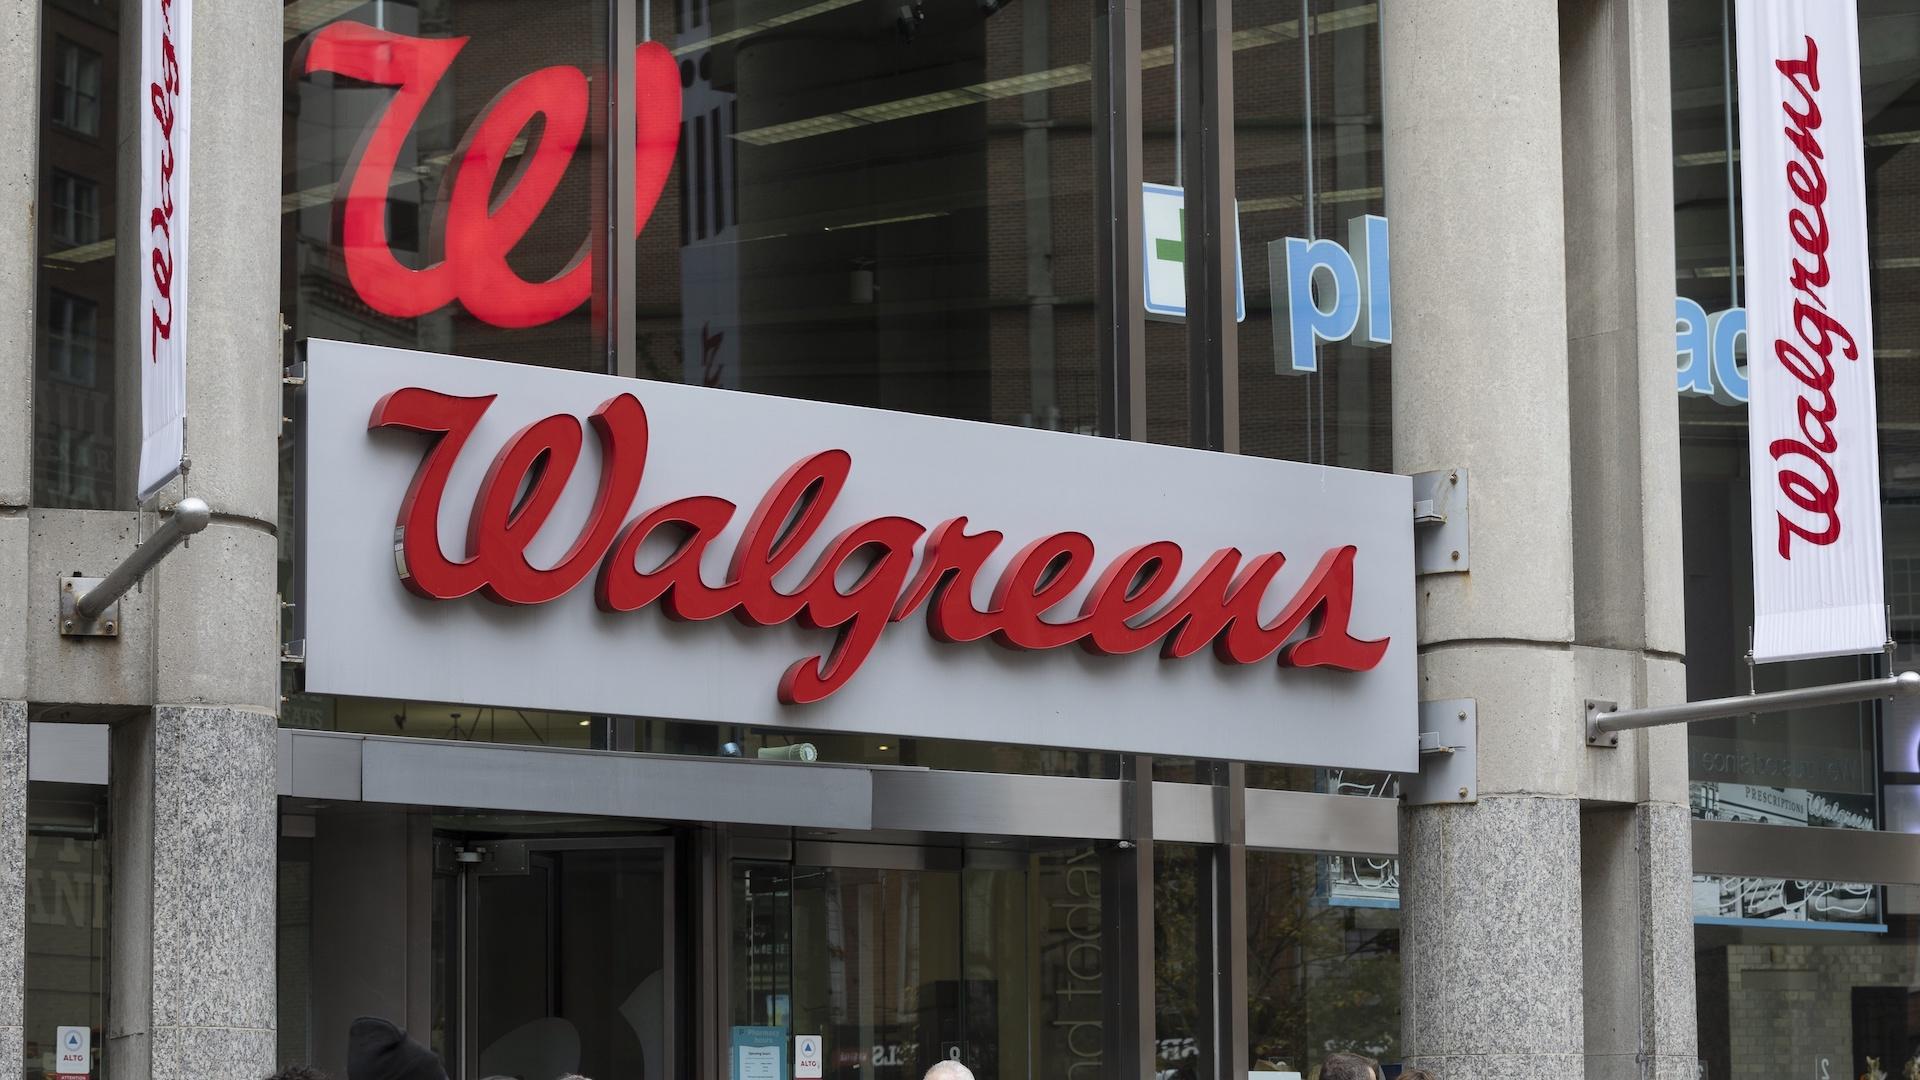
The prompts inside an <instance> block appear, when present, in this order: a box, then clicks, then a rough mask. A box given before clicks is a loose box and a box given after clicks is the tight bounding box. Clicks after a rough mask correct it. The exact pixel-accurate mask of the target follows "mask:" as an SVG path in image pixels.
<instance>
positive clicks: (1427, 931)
mask: <svg viewBox="0 0 1920 1080" xmlns="http://www.w3.org/2000/svg"><path fill="white" fill-rule="evenodd" d="M1402 813H1403V815H1404V816H1403V817H1402V830H1401V836H1402V846H1401V857H1402V859H1403V860H1404V865H1405V873H1404V876H1403V878H1402V885H1401V947H1400V955H1401V958H1402V959H1401V963H1402V981H1401V1001H1402V1013H1403V1019H1402V1023H1403V1026H1404V1046H1403V1048H1402V1049H1403V1056H1404V1058H1405V1060H1406V1062H1407V1067H1408V1068H1416V1067H1419V1068H1428V1069H1432V1070H1434V1071H1435V1072H1436V1073H1438V1074H1439V1075H1440V1076H1441V1077H1442V1078H1443V1080H1520V1078H1529V1080H1531V1078H1534V1077H1543V1076H1578V1075H1580V1072H1581V1070H1582V1069H1583V1068H1584V1067H1585V1060H1584V1053H1585V1050H1584V1045H1583V1041H1582V1038H1581V1020H1582V1016H1581V1012H1582V1006H1581V959H1580V957H1581V922H1580V804H1579V801H1578V800H1576V799H1571V798H1553V797H1541V796H1531V795H1494V796H1483V797H1482V798H1481V799H1480V801H1479V802H1477V803H1471V804H1466V805H1452V806H1423V807H1411V808H1408V809H1407V810H1405V811H1403V812H1402Z"/></svg>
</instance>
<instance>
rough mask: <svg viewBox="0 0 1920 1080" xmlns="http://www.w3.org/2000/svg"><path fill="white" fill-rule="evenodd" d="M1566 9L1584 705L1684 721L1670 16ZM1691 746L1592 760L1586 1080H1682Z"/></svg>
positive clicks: (1660, 740)
mask: <svg viewBox="0 0 1920 1080" xmlns="http://www.w3.org/2000/svg"><path fill="white" fill-rule="evenodd" d="M1559 7H1560V55H1561V108H1562V112H1561V123H1562V131H1563V143H1562V147H1563V149H1562V156H1563V161H1564V167H1565V174H1566V203H1567V225H1566V235H1567V335H1568V362H1569V365H1570V367H1569V371H1570V380H1571V383H1570V404H1571V414H1570V417H1571V425H1570V428H1571V436H1572V449H1573V469H1572V483H1573V493H1574V577H1575V598H1576V602H1575V626H1576V637H1577V638H1578V640H1579V641H1580V643H1581V646H1582V650H1581V653H1582V656H1583V658H1585V659H1586V661H1587V662H1588V663H1587V666H1588V668H1589V671H1588V675H1589V678H1590V679H1591V681H1590V682H1589V683H1588V685H1589V686H1590V687H1596V688H1597V687H1598V686H1599V685H1600V684H1601V683H1602V682H1604V681H1605V680H1604V678H1603V677H1602V676H1601V672H1603V671H1611V672H1613V673H1614V676H1615V681H1616V683H1617V685H1618V689H1616V690H1612V691H1606V692H1597V693H1594V694H1592V695H1591V696H1602V697H1608V698H1612V699H1615V700H1620V701H1621V702H1622V703H1623V704H1664V703H1668V702H1675V701H1683V700H1685V699H1686V673H1685V661H1684V657H1683V653H1684V651H1685V648H1686V625H1685V616H1684V612H1683V610H1682V603H1681V598H1682V596H1683V595H1684V582H1683V581H1682V577H1681V574H1682V559H1681V535H1680V533H1681V528H1680V459H1679V441H1680V440H1679V404H1678V398H1677V395H1676V393H1675V391H1674V383H1673V274H1674V240H1673V164H1672V163H1673V135H1672V112H1671V110H1672V99H1671V94H1670V89H1669V80H1668V70H1669V67H1668V65H1669V62H1670V61H1669V47H1668V40H1667V25H1668V24H1667V3H1666V0H1561V2H1560V5H1559ZM1686 739H1687V736H1686V731H1685V729H1683V728H1669V729H1665V730H1661V731H1655V732H1647V733H1642V734H1638V735H1635V736H1633V737H1632V738H1630V739H1625V740H1622V745H1621V747H1620V748H1619V749H1618V750H1596V751H1589V752H1588V758H1589V761H1588V763H1587V770H1586V771H1587V776H1586V782H1585V786H1584V787H1583V789H1582V794H1584V795H1586V796H1587V797H1588V798H1589V800H1592V801H1590V802H1589V803H1588V806H1589V809H1588V810H1587V812H1586V814H1585V818H1584V820H1583V822H1582V828H1581V856H1582V858H1581V862H1582V877H1583V879H1584V891H1583V897H1582V920H1581V921H1582V923H1583V924H1584V926H1585V928H1586V933H1587V935H1588V940H1587V952H1586V965H1585V1034H1586V1053H1587V1066H1586V1075H1587V1076H1588V1077H1589V1080H1614V1078H1619V1080H1640V1078H1643V1077H1644V1078H1649V1080H1682V1078H1691V1077H1693V1076H1694V1075H1695V1067H1696V1063H1697V1056H1698V1049H1697V1048H1698V1037H1697V1030H1696V1029H1697V1024H1696V1017H1695V1012H1696V1010H1695V988H1694V975H1693V920H1692V895H1691V885H1692V870H1693V867H1692V862H1693V858H1692V856H1693V852H1692V843H1691V823H1690V817H1691V814H1690V811H1689V809H1688V806H1687V771H1686ZM1609 758H1612V759H1614V760H1611V761H1609V760H1607V759H1609ZM1603 799H1604V800H1608V801H1609V802H1608V803H1606V804H1602V803H1601V802H1600V800H1603Z"/></svg>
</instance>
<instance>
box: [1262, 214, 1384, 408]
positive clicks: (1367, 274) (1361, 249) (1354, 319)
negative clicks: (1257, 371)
mask: <svg viewBox="0 0 1920 1080" xmlns="http://www.w3.org/2000/svg"><path fill="white" fill-rule="evenodd" d="M1390 252H1391V249H1390V248H1389V246H1388V234H1387V219H1386V218H1383V217H1379V216H1377V215H1373V214H1367V215H1364V216H1361V217H1357V218H1354V219H1353V220H1351V221H1349V222H1347V246H1346V247H1341V246H1340V244H1339V243H1338V242H1337V241H1334V240H1329V239H1325V238H1322V239H1319V240H1303V239H1301V238H1300V237H1297V236H1289V237H1287V238H1285V239H1284V240H1276V241H1274V242H1273V243H1271V244H1268V245H1267V271H1268V275H1269V278H1270V280H1271V281H1272V282H1273V292H1274V297H1273V301H1274V308H1275V314H1276V318H1275V319H1274V322H1273V327H1274V338H1275V340H1274V358H1275V359H1274V367H1275V369H1276V370H1277V371H1281V372H1285V371H1287V370H1289V369H1290V370H1292V371H1295V372H1303V371H1317V370H1319V367H1320V364H1319V359H1318V357H1317V356H1316V355H1315V353H1314V345H1315V344H1316V343H1317V342H1321V341H1351V342H1353V343H1354V344H1356V345H1364V346H1368V347H1372V346H1375V345H1391V344H1393V279H1392V275H1391V273H1390V272H1389V267H1390ZM1282 356H1284V357H1286V366H1285V367H1282V366H1281V361H1280V357H1282Z"/></svg>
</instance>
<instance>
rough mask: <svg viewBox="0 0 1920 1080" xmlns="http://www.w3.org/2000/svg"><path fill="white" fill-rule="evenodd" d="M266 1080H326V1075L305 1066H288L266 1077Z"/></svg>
mask: <svg viewBox="0 0 1920 1080" xmlns="http://www.w3.org/2000/svg"><path fill="white" fill-rule="evenodd" d="M267 1080H327V1074H326V1073H323V1072H321V1071H320V1070H319V1069H309V1068H307V1067H306V1066H305V1065H289V1066H287V1067H286V1068H284V1069H281V1070H280V1071H279V1072H277V1073H274V1074H273V1075H272V1076H269V1077H267Z"/></svg>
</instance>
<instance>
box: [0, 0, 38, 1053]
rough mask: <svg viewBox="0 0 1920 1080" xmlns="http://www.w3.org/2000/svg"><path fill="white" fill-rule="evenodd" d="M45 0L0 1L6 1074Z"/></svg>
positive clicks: (22, 941) (23, 727) (22, 717)
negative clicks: (3, 103)
mask: <svg viewBox="0 0 1920 1080" xmlns="http://www.w3.org/2000/svg"><path fill="white" fill-rule="evenodd" d="M39 82H40V0H0V101H8V102H13V103H15V107H13V108H9V109H5V110H0V139H4V141H5V143H6V145H8V146H9V147H10V148H11V152H10V153H8V154H7V155H6V156H5V157H4V159H0V1080H18V1078H19V1076H20V1063H21V1043H22V1042H23V1039H24V1032H23V1030H22V1028H23V1025H24V1024H25V1021H26V1017H25V993H26V966H27V948H26V931H27V925H26V923H27V919H26V910H27V889H26V885H27V706H26V700H25V699H26V696H27V667H26V656H27V639H26V634H27V615H26V603H27V533H28V523H27V506H28V504H29V503H31V502H32V498H33V353H34V349H33V341H34V318H33V311H34V273H35V263H36V258H35V239H36V237H35V223H36V222H37V221H38V220H39V217H38V214H37V212H36V192H37V191H38V188H39V171H40V154H39V144H40V116H41V111H40V109H38V108H36V107H34V105H33V103H34V102H37V101H39V100H40V87H39Z"/></svg>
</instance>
